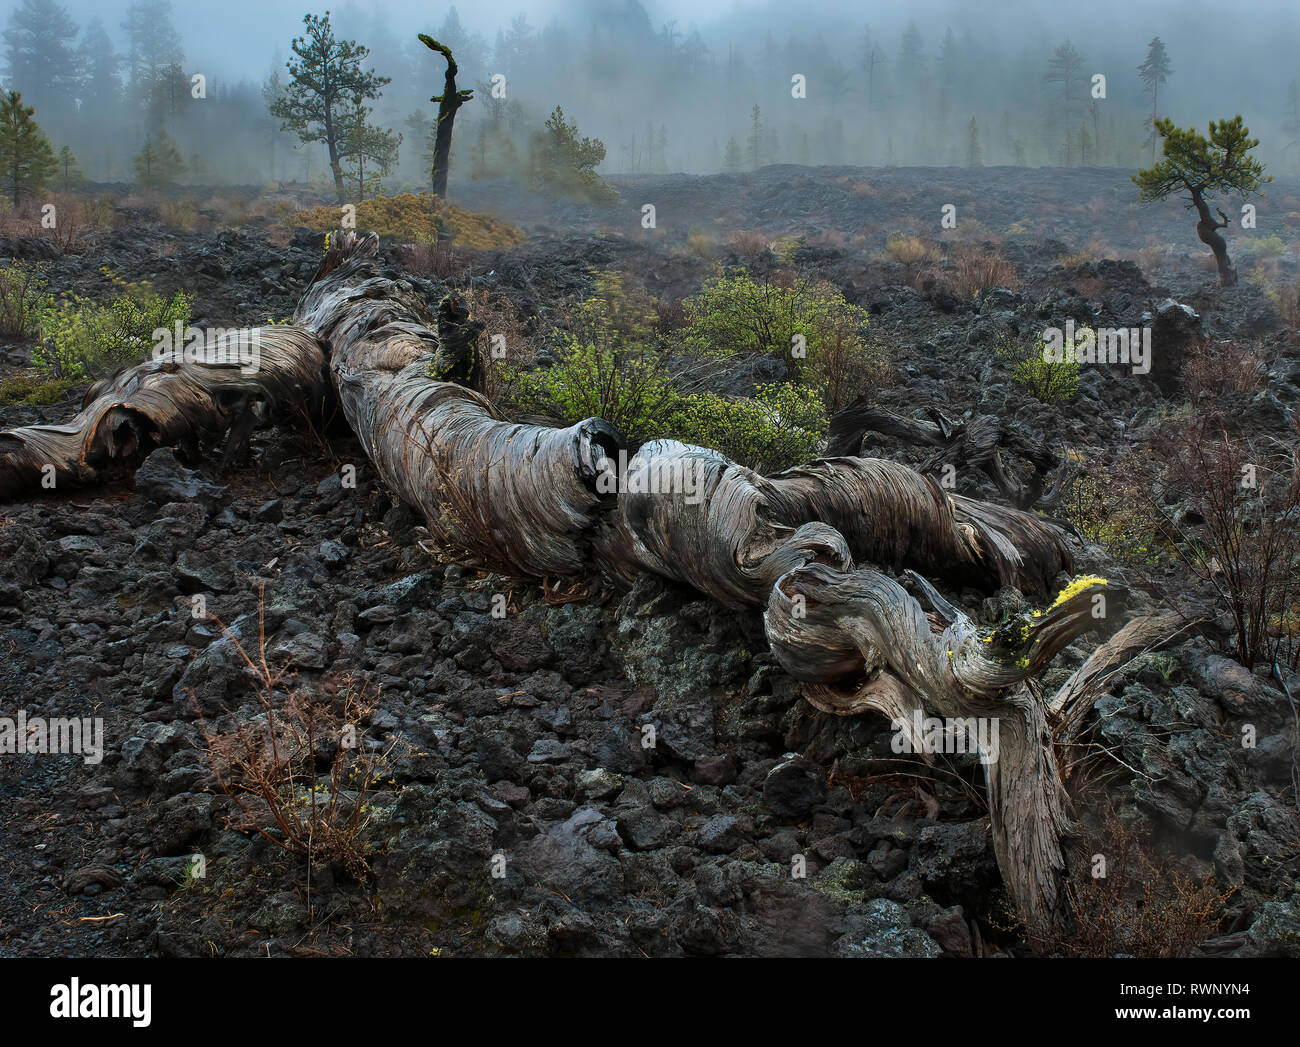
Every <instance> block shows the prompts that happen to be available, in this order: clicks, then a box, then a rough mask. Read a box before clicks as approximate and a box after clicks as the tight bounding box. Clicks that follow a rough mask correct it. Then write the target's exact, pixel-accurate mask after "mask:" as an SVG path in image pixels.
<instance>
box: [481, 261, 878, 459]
mask: <svg viewBox="0 0 1300 1047" xmlns="http://www.w3.org/2000/svg"><path fill="white" fill-rule="evenodd" d="M595 283H596V293H595V294H594V295H593V296H592V297H591V298H589V299H587V300H585V301H584V302H582V303H581V304H580V305H579V306H578V307H577V308H576V309H575V310H574V311H573V315H572V317H571V321H570V325H569V326H570V330H569V331H568V332H566V333H564V334H562V335H560V336H559V340H558V344H557V345H556V347H555V357H556V362H555V363H554V364H553V365H552V366H550V367H548V368H543V369H539V370H532V371H529V370H521V369H518V368H513V367H503V368H502V377H503V384H504V386H505V388H506V389H507V390H508V392H507V393H506V395H505V397H504V400H505V402H506V405H507V406H508V407H510V408H512V409H514V410H515V411H522V412H525V413H536V414H542V415H545V416H547V417H549V418H554V419H556V420H558V421H561V422H564V423H566V424H572V423H573V422H577V421H580V420H582V419H584V418H591V417H598V418H604V419H605V420H606V421H608V422H610V423H611V424H613V425H614V426H616V427H617V428H618V429H619V431H620V432H622V433H623V435H624V437H625V438H626V439H627V441H628V445H629V446H630V447H631V448H632V450H634V451H635V450H636V448H637V447H639V446H640V445H641V444H643V443H645V442H646V441H647V440H653V439H659V438H671V439H675V440H681V441H682V442H684V443H689V444H695V445H698V446H700V447H709V448H712V449H714V450H717V451H720V452H722V453H723V454H725V455H726V456H727V457H728V458H730V459H732V460H733V461H735V462H738V463H740V464H742V465H747V466H749V467H750V468H752V469H755V470H757V471H759V472H774V471H778V470H780V469H784V468H787V467H789V466H791V465H797V464H800V463H802V462H805V461H808V460H809V459H811V458H813V457H814V456H815V455H816V453H817V446H818V443H819V441H820V440H821V439H822V438H823V436H824V435H825V432H826V426H827V423H826V408H825V405H824V403H823V395H824V394H823V385H822V384H821V383H820V382H819V381H816V380H814V381H811V382H804V383H798V384H796V383H790V382H786V383H781V384H774V385H765V386H759V387H758V388H757V389H756V390H755V396H754V397H753V398H752V399H744V398H732V397H727V396H722V395H720V394H718V393H716V392H710V391H699V390H698V389H692V388H689V387H685V386H684V385H683V384H682V382H683V381H684V380H685V379H684V378H683V377H682V374H683V372H682V371H681V370H680V369H679V368H676V367H675V366H674V358H673V355H672V345H671V341H670V339H669V338H668V337H666V336H665V335H664V334H663V332H662V330H661V328H662V324H661V322H660V320H659V316H658V314H657V312H656V310H655V304H656V303H655V301H654V299H653V298H651V297H650V295H648V294H647V293H646V292H645V291H644V290H643V289H641V288H639V287H635V286H633V287H628V286H626V284H625V281H624V279H623V277H622V276H621V275H619V274H617V273H607V272H600V273H596V274H595ZM811 329H813V328H810V330H811ZM818 330H819V331H820V330H821V329H820V328H818ZM856 330H857V329H856V327H854V328H853V331H854V332H856ZM818 337H819V338H821V337H823V336H822V335H820V334H819V335H818ZM855 337H856V334H855ZM818 344H819V345H822V346H823V350H822V355H823V356H824V357H825V358H826V359H830V358H831V357H832V355H833V352H838V351H840V350H842V349H843V348H844V347H843V346H842V345H839V344H838V343H835V344H833V342H832V340H830V339H826V338H823V340H822V341H820V342H819V343H818ZM741 351H744V350H741ZM810 373H812V376H813V378H814V379H816V378H817V375H816V373H815V372H810Z"/></svg>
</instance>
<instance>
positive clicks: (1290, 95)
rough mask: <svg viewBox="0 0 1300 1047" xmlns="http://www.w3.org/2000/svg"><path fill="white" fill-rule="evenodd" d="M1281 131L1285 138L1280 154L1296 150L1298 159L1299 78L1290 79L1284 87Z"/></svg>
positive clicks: (1299, 148)
mask: <svg viewBox="0 0 1300 1047" xmlns="http://www.w3.org/2000/svg"><path fill="white" fill-rule="evenodd" d="M1282 112H1283V118H1282V133H1283V134H1285V135H1286V136H1287V140H1286V141H1285V142H1284V143H1283V144H1282V155H1283V156H1285V155H1286V154H1287V153H1288V152H1289V151H1290V150H1292V149H1296V150H1297V159H1300V80H1292V81H1291V83H1290V84H1289V85H1288V87H1287V89H1286V106H1285V107H1284V109H1283V111H1282Z"/></svg>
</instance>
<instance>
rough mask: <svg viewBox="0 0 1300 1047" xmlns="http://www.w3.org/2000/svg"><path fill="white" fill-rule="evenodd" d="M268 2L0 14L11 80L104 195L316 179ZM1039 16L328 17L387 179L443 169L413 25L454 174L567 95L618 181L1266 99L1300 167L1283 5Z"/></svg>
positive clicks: (1119, 146) (1006, 136) (40, 2)
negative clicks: (142, 158) (167, 181)
mask: <svg viewBox="0 0 1300 1047" xmlns="http://www.w3.org/2000/svg"><path fill="white" fill-rule="evenodd" d="M1038 6H1041V5H1038ZM263 7H264V5H254V4H251V3H245V2H242V0H241V2H237V3H234V4H232V5H227V7H226V8H223V10H224V11H228V17H223V19H222V21H223V22H224V23H226V24H225V25H224V26H223V27H222V32H220V33H218V34H217V35H216V36H215V37H214V35H213V34H212V33H210V32H206V31H205V30H204V28H202V26H203V25H204V23H202V22H201V21H195V20H192V19H191V18H190V16H189V14H186V15H185V17H184V18H182V12H181V11H180V10H179V9H174V8H173V6H172V4H171V3H170V2H169V0H134V2H131V3H124V2H121V0H116V2H112V3H96V4H93V5H92V4H88V3H77V2H73V3H68V4H60V3H59V2H58V0H18V2H16V3H15V4H14V6H13V7H12V9H11V11H10V13H9V14H8V16H7V18H5V19H4V21H3V63H2V66H0V70H2V73H3V79H2V84H0V86H3V87H4V88H5V89H7V90H9V89H13V90H19V91H21V92H22V95H23V99H24V101H25V102H26V104H28V105H31V106H33V107H34V108H35V110H36V119H37V121H38V122H39V124H40V125H41V127H42V128H44V129H45V131H46V133H47V135H49V137H50V138H51V140H52V141H53V143H54V145H55V148H56V149H60V148H62V147H65V146H66V147H67V148H68V149H69V150H70V152H71V153H72V156H73V158H75V160H76V162H77V164H78V166H79V170H80V171H81V172H82V173H83V174H84V175H85V176H86V177H87V178H89V179H91V180H93V181H100V182H123V181H131V180H133V175H134V173H135V171H134V163H135V160H136V158H137V157H138V156H139V154H140V152H141V150H142V149H143V147H144V145H145V143H146V142H149V143H150V144H156V143H157V141H158V140H159V138H160V136H166V137H165V138H163V141H164V142H168V143H169V144H170V143H174V145H175V148H176V150H177V153H178V157H179V162H178V163H176V165H175V167H176V169H175V172H174V174H175V181H177V182H181V183H189V184H223V183H225V184H229V183H236V184H252V183H264V182H268V181H270V182H281V181H282V182H291V181H298V182H303V181H313V180H321V179H323V178H325V177H326V176H327V175H328V169H327V164H326V158H325V155H324V150H323V148H322V147H321V145H320V144H319V143H302V142H300V141H299V140H298V138H297V137H296V136H294V135H293V134H292V133H288V132H286V131H284V130H282V129H281V122H280V121H279V120H277V119H275V118H274V117H272V116H271V114H270V112H269V106H270V104H271V103H272V102H273V101H274V99H275V98H276V97H277V96H278V95H279V94H280V93H281V92H283V91H284V90H285V86H286V83H287V81H288V79H289V74H288V72H287V70H286V59H287V58H290V57H292V52H291V44H292V40H293V39H294V37H295V36H298V35H299V34H300V33H301V31H302V22H301V18H302V14H303V12H301V11H292V10H291V8H290V5H287V4H280V5H274V7H273V9H272V11H270V12H265V11H264V10H263ZM1034 8H1035V5H1024V4H1013V5H999V6H998V7H997V8H996V9H995V10H989V9H986V8H983V7H980V6H975V5H962V4H942V5H941V4H916V5H911V6H909V7H907V8H901V7H899V8H889V9H884V10H882V11H880V12H879V17H878V18H877V19H876V20H873V19H872V17H871V14H872V11H871V10H870V9H866V8H858V7H856V6H855V5H851V4H845V5H840V6H838V7H837V6H835V5H819V7H818V9H817V11H816V12H813V13H802V12H800V13H792V12H790V11H788V10H785V9H783V8H781V7H779V6H777V5H770V6H762V5H749V6H741V7H737V8H735V9H733V11H732V12H731V13H723V12H722V11H721V10H720V9H709V8H705V9H701V10H698V11H697V12H695V15H694V16H692V17H686V18H683V17H678V16H677V15H676V14H675V13H674V11H673V10H672V9H671V8H669V9H665V10H663V11H658V10H656V5H655V4H653V3H648V4H643V3H642V2H641V0H613V2H601V3H595V2H576V0H575V2H562V3H558V4H554V5H552V6H551V7H550V8H545V9H540V10H539V8H538V6H537V5H533V6H532V7H531V8H530V12H529V13H523V12H518V13H516V12H509V11H508V9H504V8H497V7H485V8H480V9H476V10H474V11H471V10H468V9H467V10H458V8H457V7H456V6H454V5H441V4H437V5H428V6H421V7H419V8H418V9H417V8H413V7H412V6H411V5H409V4H404V3H367V4H359V3H355V2H349V3H345V4H341V5H339V6H337V7H336V8H335V9H333V10H332V11H331V20H332V22H333V25H334V28H335V31H336V32H337V34H338V36H339V38H340V39H348V40H355V41H356V42H357V43H359V44H361V45H363V46H364V47H366V48H368V50H369V54H368V56H367V57H366V58H365V60H364V61H363V63H362V64H363V66H364V67H366V68H368V69H373V70H374V72H375V73H376V74H377V75H378V76H380V77H385V78H388V80H389V83H387V84H385V85H384V86H383V88H382V93H381V94H380V95H379V96H378V97H377V98H375V99H373V100H370V102H369V105H368V108H369V109H370V110H371V111H370V112H369V113H368V114H367V120H368V121H369V123H370V124H371V125H372V126H373V127H374V128H375V129H376V130H378V131H381V132H386V133H387V134H388V136H389V140H390V141H391V142H392V143H393V144H394V145H395V147H396V153H395V158H394V160H393V162H392V163H391V165H389V167H388V170H387V173H386V174H385V185H387V186H388V187H389V188H399V187H402V186H418V185H420V184H421V183H422V182H424V181H426V180H427V172H428V169H429V159H430V156H429V154H430V148H431V143H430V134H431V130H432V127H433V118H434V113H435V107H434V106H433V105H432V104H431V103H430V101H429V98H430V95H431V94H435V93H437V90H438V89H439V88H440V86H441V75H442V70H441V60H440V59H439V60H437V61H435V60H434V59H435V57H436V56H431V55H430V52H429V51H428V50H427V49H425V48H424V47H423V46H422V45H421V44H420V42H419V41H418V39H417V37H416V34H417V32H426V33H431V34H432V35H433V36H434V37H436V38H437V39H438V40H440V41H441V42H443V43H445V44H447V45H448V46H449V47H450V48H451V49H452V52H453V53H454V55H455V57H456V60H457V62H458V64H459V66H460V70H461V75H460V84H461V85H462V86H463V87H467V88H471V89H473V90H474V92H475V94H474V99H473V101H472V102H471V103H470V104H468V105H466V106H465V108H464V109H463V111H462V113H461V115H460V117H459V119H458V124H457V137H456V141H455V144H454V150H455V151H454V154H453V157H452V172H453V178H454V179H458V180H464V179H480V178H511V177H515V176H516V175H517V174H518V171H519V168H520V165H521V164H522V163H523V162H525V161H524V159H523V158H525V157H526V153H527V146H528V141H529V138H530V136H531V135H532V134H533V133H535V132H536V131H538V130H539V129H540V128H541V126H542V123H543V121H544V120H545V119H546V117H547V115H548V114H549V113H550V112H551V111H552V110H553V109H554V107H555V106H557V105H558V106H562V107H563V108H564V111H565V113H566V115H567V116H568V117H569V119H570V120H573V121H575V122H576V124H577V125H578V126H579V127H581V129H582V131H583V133H584V134H589V135H592V136H593V137H595V138H598V139H599V140H600V141H602V142H603V143H604V145H605V149H606V155H605V159H604V161H603V163H602V164H601V166H600V171H601V172H602V173H604V174H637V173H667V172H678V171H680V172H690V173H713V172H717V171H727V170H732V171H735V170H749V169H753V168H756V167H760V166H764V165H767V164H774V163H794V164H814V165H815V164H858V165H869V166H872V165H874V166H887V165H899V166H908V165H938V166H967V165H971V166H973V165H980V164H984V165H1002V164H1006V165H1012V164H1014V165H1022V166H1102V167H1121V168H1134V167H1137V166H1139V165H1140V164H1144V163H1149V162H1150V160H1151V153H1150V150H1151V147H1152V141H1151V133H1152V132H1151V119H1152V114H1153V112H1158V113H1159V115H1161V116H1172V117H1173V118H1174V120H1175V121H1176V122H1178V123H1180V124H1186V123H1188V122H1192V121H1199V119H1200V116H1201V114H1202V113H1203V112H1205V111H1211V112H1216V111H1217V110H1218V109H1219V108H1220V107H1221V105H1220V104H1218V99H1219V97H1220V96H1224V97H1231V98H1233V99H1234V104H1236V103H1237V101H1238V100H1240V99H1242V98H1249V99H1250V100H1251V104H1250V105H1249V106H1245V107H1243V115H1244V116H1245V119H1246V122H1247V124H1248V125H1249V126H1250V127H1251V128H1252V129H1253V130H1254V132H1255V133H1256V134H1257V136H1258V137H1259V138H1260V139H1261V142H1262V145H1261V150H1260V155H1261V157H1262V158H1263V159H1264V161H1265V162H1266V164H1267V165H1268V166H1269V167H1270V169H1272V170H1275V171H1278V172H1279V173H1281V172H1288V173H1289V172H1293V171H1295V170H1296V168H1297V165H1298V164H1300V83H1298V81H1297V78H1296V68H1295V62H1294V46H1293V44H1294V37H1295V26H1294V22H1295V17H1294V13H1293V12H1288V10H1287V6H1286V5H1284V4H1279V5H1264V6H1263V7H1259V8H1257V9H1255V12H1254V13H1253V14H1252V18H1251V21H1250V23H1249V24H1248V25H1246V26H1244V27H1237V28H1234V30H1233V31H1231V32H1224V31H1223V30H1222V28H1221V26H1220V25H1219V24H1218V19H1217V17H1215V16H1213V15H1212V14H1211V13H1209V12H1206V11H1203V10H1201V9H1198V8H1186V7H1183V8H1181V9H1180V8H1179V7H1177V6H1169V7H1167V8H1165V10H1164V13H1163V15H1162V14H1161V13H1160V11H1159V9H1158V8H1156V9H1152V8H1144V9H1143V10H1142V12H1141V14H1140V16H1139V15H1125V14H1124V8H1123V7H1122V6H1121V5H1117V4H1108V5H1100V6H1092V7H1090V8H1089V10H1088V11H1086V12H1076V11H1072V10H1069V9H1064V8H1055V9H1052V10H1053V13H1051V14H1043V13H1041V12H1035V10H1034ZM317 13H322V12H317ZM195 17H196V18H201V17H202V15H201V13H200V12H195ZM208 17H209V18H211V17H212V14H211V13H209V15H208ZM259 19H261V20H262V24H259V23H258V21H257V20H259ZM236 27H237V33H238V35H237V36H234V37H230V38H229V39H228V40H227V36H228V34H231V33H232V32H235V29H236ZM223 34H225V35H223ZM1157 37H1158V38H1160V39H1161V40H1162V41H1163V46H1164V47H1165V48H1167V52H1166V54H1167V65H1168V68H1169V70H1170V71H1169V73H1168V76H1167V79H1166V81H1165V82H1162V83H1160V84H1154V85H1153V84H1152V83H1150V82H1147V81H1148V80H1149V79H1150V78H1147V79H1146V80H1144V77H1143V76H1142V74H1141V72H1140V67H1141V66H1142V65H1143V64H1144V62H1145V61H1146V60H1147V58H1148V57H1149V55H1150V46H1151V43H1152V41H1153V40H1154V39H1156V38H1157ZM1097 76H1101V77H1103V78H1104V80H1103V81H1098V80H1097V79H1096V77H1097ZM196 77H199V78H201V79H199V80H196V79H195V78H196ZM1153 87H1154V88H1155V90H1156V91H1157V92H1158V93H1157V94H1156V96H1155V97H1153ZM1099 95H1100V97H1098V96H1099ZM398 136H400V142H398V141H397V139H398Z"/></svg>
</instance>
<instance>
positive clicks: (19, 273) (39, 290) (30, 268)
mask: <svg viewBox="0 0 1300 1047" xmlns="http://www.w3.org/2000/svg"><path fill="white" fill-rule="evenodd" d="M45 287H46V283H45V267H44V266H42V265H37V264H35V263H32V262H14V263H13V265H10V266H8V267H6V268H4V269H0V336H2V337H5V338H26V337H27V336H28V335H33V334H35V333H36V332H37V330H38V329H39V324H40V316H41V312H42V311H43V310H44V309H45V308H46V307H47V306H48V305H49V302H50V296H49V295H48V294H47V293H46V291H45Z"/></svg>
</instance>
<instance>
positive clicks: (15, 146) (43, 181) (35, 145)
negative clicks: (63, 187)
mask: <svg viewBox="0 0 1300 1047" xmlns="http://www.w3.org/2000/svg"><path fill="white" fill-rule="evenodd" d="M35 115H36V110H35V109H34V108H32V107H31V106H29V105H23V96H22V94H21V93H20V92H18V91H6V92H4V94H3V95H0V189H3V191H4V192H5V193H7V194H9V198H10V199H11V200H12V201H13V205H14V207H17V206H18V201H19V198H20V197H21V196H22V195H23V194H24V193H25V194H27V195H29V196H34V195H36V194H37V193H39V192H40V191H41V190H42V189H44V188H45V186H46V185H47V184H48V183H49V181H50V179H51V178H53V177H54V176H55V174H57V173H58V170H59V161H58V160H57V159H56V158H55V156H54V149H53V148H52V147H51V145H50V140H49V139H48V138H46V137H45V132H44V131H42V130H41V129H40V127H39V126H38V125H37V123H36V121H35V120H33V119H32V117H33V116H35Z"/></svg>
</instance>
